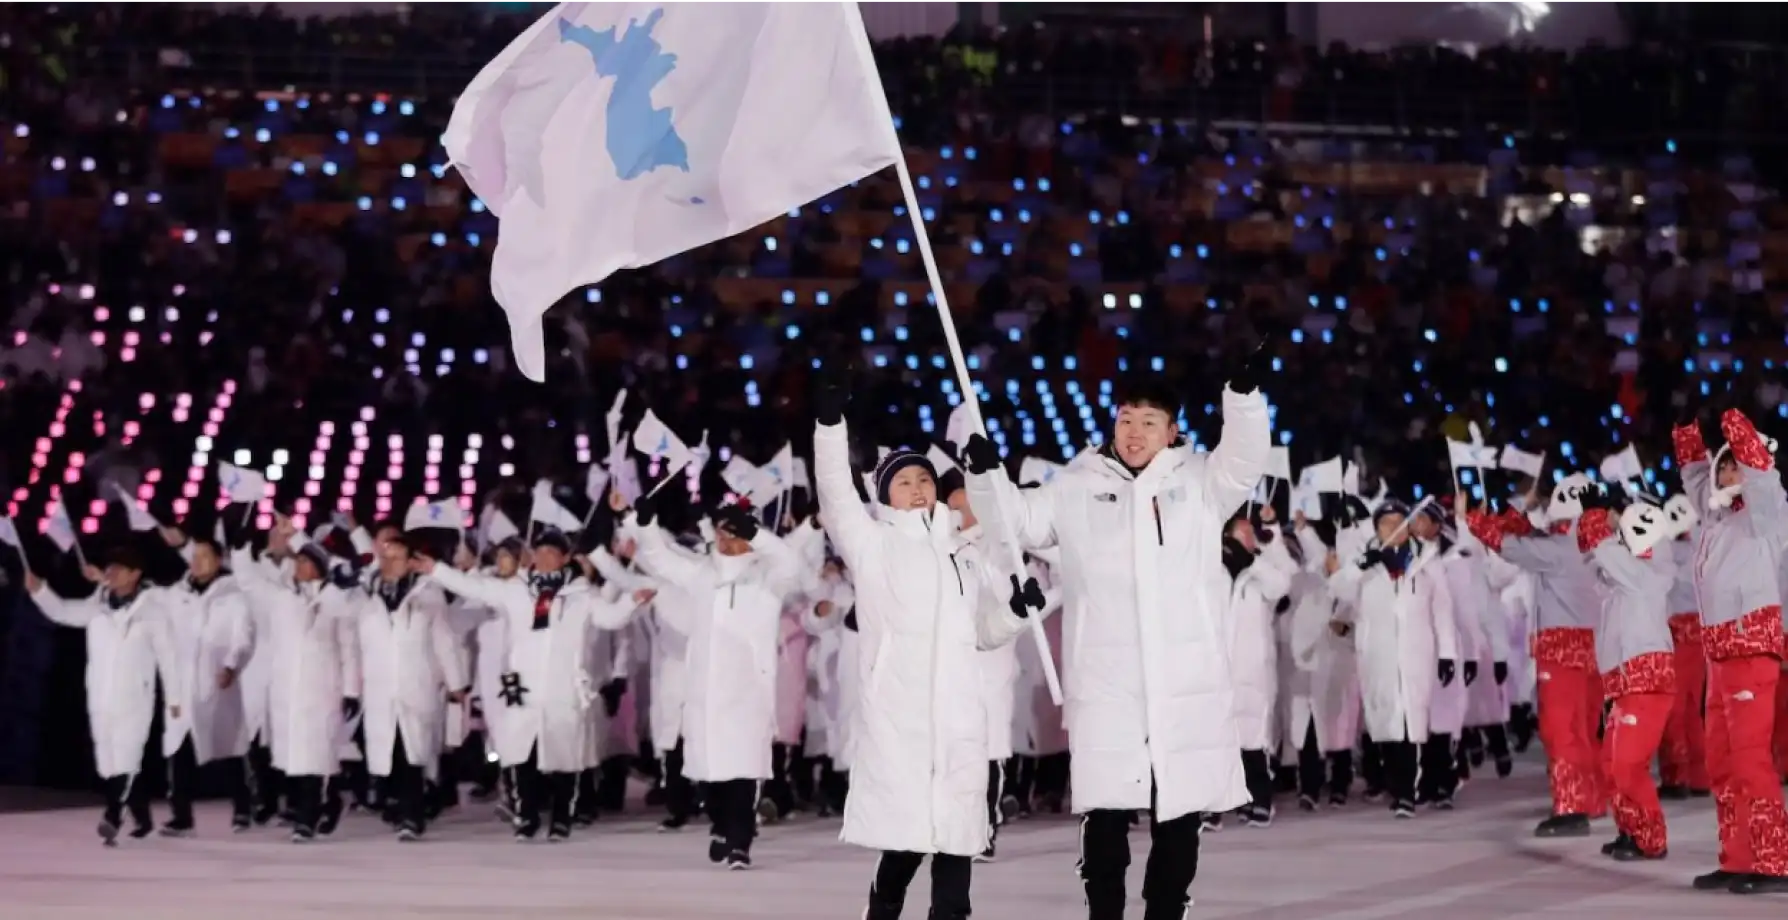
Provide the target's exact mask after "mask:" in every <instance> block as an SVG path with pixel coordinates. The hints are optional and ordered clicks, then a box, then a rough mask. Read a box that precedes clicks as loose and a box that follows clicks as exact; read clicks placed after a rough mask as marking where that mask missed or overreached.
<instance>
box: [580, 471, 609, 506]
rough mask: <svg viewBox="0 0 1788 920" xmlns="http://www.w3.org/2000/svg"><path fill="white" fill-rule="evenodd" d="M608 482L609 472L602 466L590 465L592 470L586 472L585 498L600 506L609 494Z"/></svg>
mask: <svg viewBox="0 0 1788 920" xmlns="http://www.w3.org/2000/svg"><path fill="white" fill-rule="evenodd" d="M608 480H609V476H608V470H605V469H603V468H602V464H600V463H592V464H590V468H589V469H587V470H584V497H585V498H587V499H589V500H590V501H593V502H596V503H598V504H600V503H601V502H602V498H603V496H604V495H606V494H607V493H608Z"/></svg>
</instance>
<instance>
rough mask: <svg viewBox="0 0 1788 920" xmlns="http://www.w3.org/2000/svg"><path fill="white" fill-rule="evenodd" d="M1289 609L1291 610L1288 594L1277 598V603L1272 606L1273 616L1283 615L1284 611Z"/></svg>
mask: <svg viewBox="0 0 1788 920" xmlns="http://www.w3.org/2000/svg"><path fill="white" fill-rule="evenodd" d="M1290 609H1291V595H1289V594H1288V595H1286V596H1284V597H1282V598H1279V603H1277V604H1274V605H1273V613H1274V614H1275V615H1277V614H1281V613H1284V612H1285V611H1287V610H1290Z"/></svg>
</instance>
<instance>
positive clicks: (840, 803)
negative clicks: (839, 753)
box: [819, 757, 851, 814]
mask: <svg viewBox="0 0 1788 920" xmlns="http://www.w3.org/2000/svg"><path fill="white" fill-rule="evenodd" d="M819 762H820V774H819V791H820V795H823V796H825V797H826V804H828V805H830V806H831V808H832V810H833V811H834V812H837V813H839V814H843V813H844V803H845V800H847V799H849V798H850V794H851V771H849V770H840V769H838V768H837V767H835V766H833V764H832V758H830V757H821V758H819Z"/></svg>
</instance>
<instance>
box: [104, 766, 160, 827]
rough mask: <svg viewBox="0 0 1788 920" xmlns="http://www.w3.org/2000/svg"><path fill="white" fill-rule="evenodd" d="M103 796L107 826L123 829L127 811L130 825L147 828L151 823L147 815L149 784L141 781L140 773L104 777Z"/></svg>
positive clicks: (151, 820)
mask: <svg viewBox="0 0 1788 920" xmlns="http://www.w3.org/2000/svg"><path fill="white" fill-rule="evenodd" d="M105 794H106V807H105V822H106V823H107V824H110V825H112V826H113V827H123V826H124V812H125V811H126V810H127V809H128V810H129V811H130V821H131V823H132V824H134V825H136V826H137V827H148V826H150V825H151V824H152V823H153V819H152V818H151V817H150V814H149V784H148V783H146V782H144V781H143V775H142V774H141V773H126V774H124V775H122V776H108V777H106V779H105Z"/></svg>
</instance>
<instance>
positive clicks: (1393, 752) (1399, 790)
mask: <svg viewBox="0 0 1788 920" xmlns="http://www.w3.org/2000/svg"><path fill="white" fill-rule="evenodd" d="M1378 756H1379V758H1380V759H1381V760H1382V761H1383V764H1384V766H1383V771H1384V789H1385V792H1387V793H1390V796H1391V804H1392V805H1396V804H1397V803H1399V802H1401V803H1405V804H1413V803H1414V802H1415V795H1416V776H1417V774H1418V773H1419V772H1420V769H1419V761H1420V749H1419V748H1418V746H1417V745H1416V744H1415V742H1413V741H1380V742H1378Z"/></svg>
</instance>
